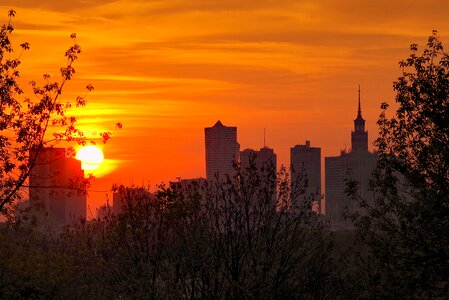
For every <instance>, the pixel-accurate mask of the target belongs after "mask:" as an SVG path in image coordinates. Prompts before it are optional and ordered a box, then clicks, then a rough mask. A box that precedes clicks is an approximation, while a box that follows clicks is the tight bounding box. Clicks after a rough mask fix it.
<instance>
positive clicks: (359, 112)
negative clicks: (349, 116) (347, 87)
mask: <svg viewBox="0 0 449 300" xmlns="http://www.w3.org/2000/svg"><path fill="white" fill-rule="evenodd" d="M357 114H358V115H359V116H361V115H362V108H361V105H360V84H359V110H358V111H357Z"/></svg>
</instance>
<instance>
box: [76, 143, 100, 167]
mask: <svg viewBox="0 0 449 300" xmlns="http://www.w3.org/2000/svg"><path fill="white" fill-rule="evenodd" d="M76 159H78V160H80V161H81V169H83V170H86V171H91V170H95V169H97V168H98V167H99V166H100V164H101V163H102V162H103V160H104V155H103V152H102V151H101V150H100V148H98V147H97V146H93V145H89V146H84V147H83V148H81V149H79V150H78V152H77V153H76Z"/></svg>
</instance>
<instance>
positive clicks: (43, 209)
mask: <svg viewBox="0 0 449 300" xmlns="http://www.w3.org/2000/svg"><path fill="white" fill-rule="evenodd" d="M30 160H35V166H34V168H32V170H31V173H30V177H29V180H30V182H29V183H30V188H29V192H30V204H31V208H32V212H33V214H34V215H35V216H36V219H37V222H38V226H41V227H42V226H50V227H53V228H56V227H60V226H64V225H67V224H70V223H71V222H73V221H74V220H75V219H78V218H86V190H85V185H84V182H83V181H84V171H83V170H82V169H81V162H80V161H79V160H76V159H75V158H68V157H66V153H65V149H64V148H43V149H42V150H41V151H39V153H37V154H36V152H34V151H30Z"/></svg>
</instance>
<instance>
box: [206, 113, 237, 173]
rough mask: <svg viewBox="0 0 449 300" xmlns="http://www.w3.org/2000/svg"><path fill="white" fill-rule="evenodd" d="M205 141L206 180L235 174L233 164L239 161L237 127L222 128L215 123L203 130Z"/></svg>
mask: <svg viewBox="0 0 449 300" xmlns="http://www.w3.org/2000/svg"><path fill="white" fill-rule="evenodd" d="M204 133H205V139H206V178H207V179H208V180H211V179H213V178H214V177H215V176H216V175H217V174H218V176H219V177H220V178H222V179H223V178H225V176H226V175H227V174H228V175H231V176H232V175H233V174H235V169H234V166H233V162H237V161H238V160H239V150H240V145H239V143H238V142H237V127H228V126H224V125H223V124H222V123H221V122H220V121H217V123H215V125H214V126H212V127H207V128H205V129H204Z"/></svg>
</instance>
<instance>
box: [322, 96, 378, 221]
mask: <svg viewBox="0 0 449 300" xmlns="http://www.w3.org/2000/svg"><path fill="white" fill-rule="evenodd" d="M358 99H359V107H358V111H357V118H356V119H355V120H354V131H352V132H351V144H352V149H351V151H350V152H346V151H342V152H341V154H340V156H335V157H326V158H325V169H326V171H325V173H326V174H325V175H326V178H325V185H326V195H325V200H326V216H327V218H328V219H329V221H330V224H331V226H332V227H333V228H340V229H344V228H351V227H352V223H351V222H350V220H349V219H346V218H345V216H344V214H352V213H356V212H358V213H361V214H363V213H364V210H363V209H362V208H361V207H360V206H359V205H358V204H357V203H356V202H354V201H351V199H349V197H348V196H347V195H346V193H345V189H346V180H347V179H351V180H355V181H357V182H358V195H359V196H360V197H363V198H364V199H367V200H368V201H370V200H372V193H370V191H369V181H370V179H371V176H372V172H373V171H374V169H375V167H376V164H377V160H378V155H377V154H375V153H371V152H369V151H368V132H366V131H365V120H364V119H363V118H362V112H361V106H360V88H359V97H358Z"/></svg>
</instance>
